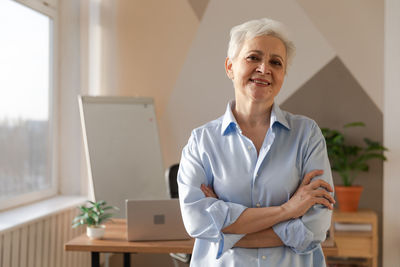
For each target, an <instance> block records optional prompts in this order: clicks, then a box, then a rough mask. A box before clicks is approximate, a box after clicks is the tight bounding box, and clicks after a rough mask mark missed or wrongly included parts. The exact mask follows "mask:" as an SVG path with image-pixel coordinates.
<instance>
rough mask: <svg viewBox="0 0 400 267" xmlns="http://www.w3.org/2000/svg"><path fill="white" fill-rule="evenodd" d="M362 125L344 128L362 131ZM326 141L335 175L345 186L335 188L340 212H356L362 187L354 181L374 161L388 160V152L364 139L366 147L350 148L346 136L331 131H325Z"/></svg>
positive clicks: (349, 125) (323, 132) (355, 123)
mask: <svg viewBox="0 0 400 267" xmlns="http://www.w3.org/2000/svg"><path fill="white" fill-rule="evenodd" d="M363 126H365V124H364V123H363V122H353V123H349V124H346V125H344V126H343V128H344V129H346V128H349V127H363ZM321 131H322V134H323V135H324V137H325V140H326V146H327V150H328V157H329V160H330V163H331V168H332V170H333V171H335V172H337V173H338V174H339V175H340V177H341V179H342V182H343V185H342V186H338V185H336V186H335V193H336V196H337V200H338V202H339V210H340V211H351V212H352V211H357V208H358V202H359V200H360V196H361V192H362V190H363V187H362V186H360V185H353V182H354V179H355V178H356V177H357V175H358V174H359V173H360V172H367V171H368V170H369V166H368V164H367V162H368V161H369V160H371V159H379V160H382V161H385V160H386V157H385V156H384V155H383V151H385V150H387V149H386V148H385V147H384V146H382V145H381V144H380V143H379V142H376V141H372V140H370V139H368V138H364V143H365V146H363V147H360V146H357V145H350V144H346V143H345V136H344V134H343V133H341V132H339V131H337V130H332V129H329V128H322V129H321Z"/></svg>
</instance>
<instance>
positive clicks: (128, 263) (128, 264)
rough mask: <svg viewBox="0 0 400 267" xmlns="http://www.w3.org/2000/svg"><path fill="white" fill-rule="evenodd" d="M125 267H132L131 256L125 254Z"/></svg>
mask: <svg viewBox="0 0 400 267" xmlns="http://www.w3.org/2000/svg"><path fill="white" fill-rule="evenodd" d="M124 267H131V254H130V253H124Z"/></svg>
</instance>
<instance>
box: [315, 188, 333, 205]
mask: <svg viewBox="0 0 400 267" xmlns="http://www.w3.org/2000/svg"><path fill="white" fill-rule="evenodd" d="M313 196H314V197H320V198H325V199H327V200H328V201H329V202H330V203H332V204H335V203H336V201H335V199H334V198H333V197H332V196H331V194H329V193H328V192H326V190H325V189H318V190H314V191H313Z"/></svg>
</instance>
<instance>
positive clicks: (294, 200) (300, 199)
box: [282, 170, 335, 218]
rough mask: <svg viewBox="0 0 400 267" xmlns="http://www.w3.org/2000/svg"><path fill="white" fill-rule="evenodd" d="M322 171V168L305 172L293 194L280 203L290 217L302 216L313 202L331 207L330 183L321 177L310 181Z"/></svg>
mask: <svg viewBox="0 0 400 267" xmlns="http://www.w3.org/2000/svg"><path fill="white" fill-rule="evenodd" d="M323 173H324V172H323V170H314V171H311V172H309V173H307V174H306V175H305V176H304V179H303V181H302V182H301V184H300V185H299V187H298V188H297V190H296V192H295V193H294V195H293V196H292V197H291V198H290V199H289V201H288V202H286V203H285V204H283V205H282V208H283V209H284V210H285V211H286V212H288V213H289V214H290V216H291V217H292V218H298V217H300V216H303V215H304V214H305V213H306V212H307V211H308V210H309V209H310V208H311V207H312V206H313V205H315V204H322V205H324V206H325V207H327V208H328V209H331V210H332V209H333V204H335V200H334V199H333V197H332V196H331V195H330V194H329V192H333V189H332V187H331V185H330V184H328V183H327V182H325V181H324V180H321V179H317V180H314V181H312V182H311V180H312V179H313V178H314V177H316V176H319V175H322V174H323ZM321 187H322V188H321Z"/></svg>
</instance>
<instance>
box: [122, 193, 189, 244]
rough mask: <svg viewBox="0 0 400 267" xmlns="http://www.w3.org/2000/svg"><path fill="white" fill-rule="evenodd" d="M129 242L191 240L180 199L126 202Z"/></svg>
mask: <svg viewBox="0 0 400 267" xmlns="http://www.w3.org/2000/svg"><path fill="white" fill-rule="evenodd" d="M126 214H127V232H128V236H127V239H128V241H144V240H183V239H189V238H190V236H189V235H188V234H187V233H186V230H185V227H184V225H183V221H182V215H181V210H180V208H179V200H178V199H168V200H129V199H128V200H126Z"/></svg>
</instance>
